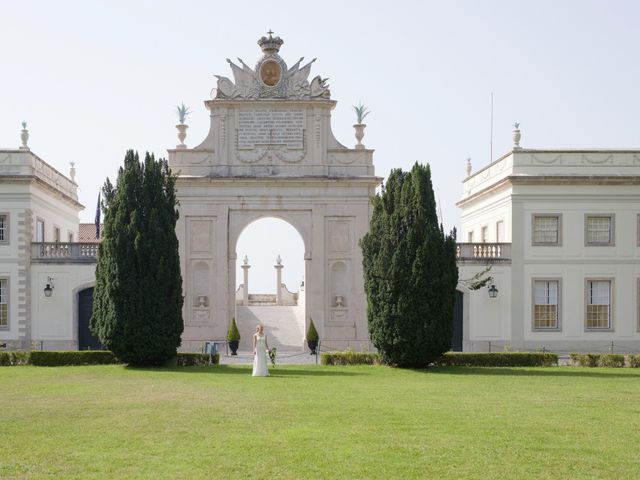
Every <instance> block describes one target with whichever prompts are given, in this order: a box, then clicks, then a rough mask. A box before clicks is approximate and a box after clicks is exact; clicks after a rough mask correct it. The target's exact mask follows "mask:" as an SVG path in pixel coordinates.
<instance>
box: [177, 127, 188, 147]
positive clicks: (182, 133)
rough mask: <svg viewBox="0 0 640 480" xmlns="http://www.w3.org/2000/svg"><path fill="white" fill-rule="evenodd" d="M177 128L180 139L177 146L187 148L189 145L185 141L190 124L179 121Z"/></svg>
mask: <svg viewBox="0 0 640 480" xmlns="http://www.w3.org/2000/svg"><path fill="white" fill-rule="evenodd" d="M176 128H177V129H178V140H180V145H176V148H180V149H185V148H187V146H186V145H185V143H184V139H185V138H187V128H189V125H187V124H184V123H179V124H178V125H176Z"/></svg>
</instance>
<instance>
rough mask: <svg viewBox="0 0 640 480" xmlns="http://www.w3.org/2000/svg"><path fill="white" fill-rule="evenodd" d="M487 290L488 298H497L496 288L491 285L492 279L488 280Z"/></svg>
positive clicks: (493, 284) (494, 285)
mask: <svg viewBox="0 0 640 480" xmlns="http://www.w3.org/2000/svg"><path fill="white" fill-rule="evenodd" d="M487 290H489V298H496V297H497V296H498V287H496V284H495V283H493V278H492V279H490V280H489V286H488V287H487Z"/></svg>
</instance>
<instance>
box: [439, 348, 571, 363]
mask: <svg viewBox="0 0 640 480" xmlns="http://www.w3.org/2000/svg"><path fill="white" fill-rule="evenodd" d="M432 365H433V366H437V367H551V366H557V365H558V355H557V354H555V353H542V352H495V353H473V352H469V353H467V352H447V353H445V354H444V355H443V356H442V357H440V358H439V359H438V360H436V361H435V362H433V363H432Z"/></svg>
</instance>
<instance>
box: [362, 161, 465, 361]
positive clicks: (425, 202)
mask: <svg viewBox="0 0 640 480" xmlns="http://www.w3.org/2000/svg"><path fill="white" fill-rule="evenodd" d="M372 202H373V214H372V218H371V226H370V231H369V233H367V234H366V235H365V236H364V237H363V239H362V242H361V246H362V251H363V267H364V277H365V278H364V280H365V283H364V286H365V292H366V295H367V320H368V325H369V333H370V337H371V341H372V343H373V344H374V346H375V347H376V348H377V349H378V350H379V352H380V355H381V358H382V360H383V361H385V362H386V363H389V364H393V365H397V366H402V367H415V368H424V367H426V366H427V365H428V364H429V363H430V362H432V361H433V360H435V359H436V358H438V357H439V356H441V355H442V354H443V353H444V352H446V351H447V350H449V349H450V348H451V337H452V335H453V306H454V302H455V289H456V285H457V282H458V268H457V266H456V243H455V230H454V231H453V232H451V234H450V235H445V233H444V231H443V228H442V225H439V224H438V216H437V214H436V202H435V197H434V194H433V187H432V184H431V170H430V167H429V165H426V166H425V165H420V164H418V163H416V164H415V165H414V166H413V168H412V169H411V171H409V172H403V171H402V170H401V169H394V170H392V171H391V174H390V175H389V178H388V179H387V182H386V184H385V185H384V187H383V189H382V192H381V194H379V195H376V196H375V197H374V198H373V199H372Z"/></svg>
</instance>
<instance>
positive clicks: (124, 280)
mask: <svg viewBox="0 0 640 480" xmlns="http://www.w3.org/2000/svg"><path fill="white" fill-rule="evenodd" d="M102 194H103V198H104V205H103V206H104V213H105V215H104V232H103V240H102V242H101V244H100V247H99V250H98V263H97V266H96V286H95V289H94V304H93V316H92V318H91V329H92V331H93V332H94V334H96V335H97V336H98V337H99V338H100V341H101V342H102V343H103V344H104V345H105V346H106V347H107V348H108V349H109V350H111V351H113V353H114V354H115V355H116V356H117V357H118V358H119V359H120V360H122V361H123V362H125V363H128V364H130V365H158V364H161V363H163V362H165V361H166V360H168V359H169V358H171V357H173V356H175V354H176V349H177V348H178V347H179V346H180V336H181V335H182V331H183V328H184V327H183V321H182V301H183V299H182V277H181V274H180V259H179V254H178V239H177V237H176V233H175V226H176V221H177V219H178V212H177V210H176V205H177V200H176V195H175V177H174V176H173V175H172V174H171V171H170V170H169V166H168V163H167V161H166V160H164V159H160V160H156V159H155V158H154V156H153V155H150V154H149V153H147V154H146V155H145V160H144V163H141V162H140V160H139V157H138V153H137V152H136V153H134V152H133V150H129V151H128V152H127V154H126V156H125V160H124V166H123V167H121V168H120V169H119V171H118V180H117V183H116V185H115V187H114V186H113V185H112V184H111V182H110V181H109V179H107V180H106V182H105V184H104V187H103V189H102Z"/></svg>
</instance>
